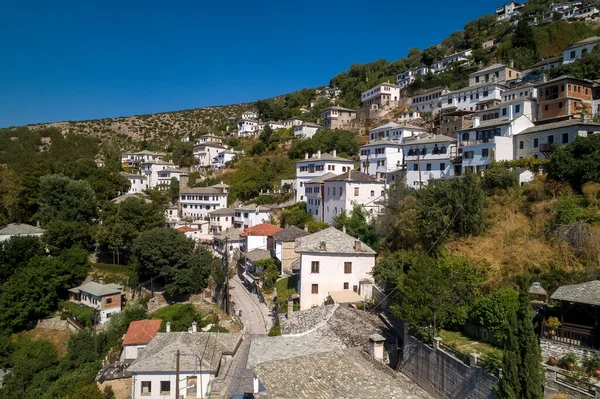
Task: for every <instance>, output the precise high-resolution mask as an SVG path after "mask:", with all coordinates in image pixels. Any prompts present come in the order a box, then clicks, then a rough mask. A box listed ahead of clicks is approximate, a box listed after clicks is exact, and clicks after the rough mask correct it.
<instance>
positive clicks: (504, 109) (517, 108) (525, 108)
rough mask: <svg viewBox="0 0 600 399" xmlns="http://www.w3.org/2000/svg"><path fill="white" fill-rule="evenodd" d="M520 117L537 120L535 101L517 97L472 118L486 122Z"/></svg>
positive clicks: (480, 112)
mask: <svg viewBox="0 0 600 399" xmlns="http://www.w3.org/2000/svg"><path fill="white" fill-rule="evenodd" d="M521 115H524V116H526V117H527V118H528V119H529V120H530V121H532V122H535V121H536V120H537V101H534V100H533V101H532V100H530V99H528V98H527V97H517V98H516V99H514V100H509V101H506V102H502V103H500V104H498V105H495V106H493V107H490V108H487V109H485V110H482V111H479V112H477V113H476V114H475V115H474V116H475V117H477V116H478V117H479V118H480V120H481V121H488V120H491V119H499V118H505V119H506V118H507V119H513V118H516V117H518V116H521Z"/></svg>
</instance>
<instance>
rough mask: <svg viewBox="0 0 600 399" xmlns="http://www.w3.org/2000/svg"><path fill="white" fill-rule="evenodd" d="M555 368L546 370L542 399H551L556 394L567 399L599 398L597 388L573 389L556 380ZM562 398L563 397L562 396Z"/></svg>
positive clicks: (591, 386) (599, 393) (571, 386)
mask: <svg viewBox="0 0 600 399" xmlns="http://www.w3.org/2000/svg"><path fill="white" fill-rule="evenodd" d="M557 372H560V370H559V369H557V368H556V367H548V368H547V369H546V379H545V382H544V398H546V399H552V398H554V397H555V396H554V395H557V394H562V395H566V397H568V398H569V399H590V398H597V397H600V390H599V388H598V387H597V386H593V385H590V386H589V387H588V389H584V388H583V387H581V386H578V387H575V386H573V385H572V384H568V383H565V382H564V381H561V380H560V379H558V378H557ZM563 397H564V396H563Z"/></svg>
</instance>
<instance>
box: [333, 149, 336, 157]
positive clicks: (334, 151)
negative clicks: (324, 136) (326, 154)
mask: <svg viewBox="0 0 600 399" xmlns="http://www.w3.org/2000/svg"><path fill="white" fill-rule="evenodd" d="M333 156H334V157H337V150H336V149H335V148H334V149H333Z"/></svg>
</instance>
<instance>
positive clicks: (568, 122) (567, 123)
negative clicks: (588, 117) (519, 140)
mask: <svg viewBox="0 0 600 399" xmlns="http://www.w3.org/2000/svg"><path fill="white" fill-rule="evenodd" d="M579 125H581V126H592V127H594V128H597V129H598V130H600V123H595V122H581V120H579V119H567V120H564V121H558V122H553V123H545V124H542V125H537V126H533V127H530V128H527V129H525V130H523V131H522V132H519V133H515V136H520V135H523V134H531V133H538V132H545V131H548V130H554V129H560V128H563V127H570V126H579Z"/></svg>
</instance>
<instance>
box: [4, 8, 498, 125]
mask: <svg viewBox="0 0 600 399" xmlns="http://www.w3.org/2000/svg"><path fill="white" fill-rule="evenodd" d="M407 3H408V4H407ZM499 3H501V2H498V4H499ZM458 4H460V6H457V5H458ZM498 4H496V3H495V2H491V1H478V0H463V1H462V2H460V3H456V2H448V1H441V0H429V1H427V2H400V1H385V0H382V1H365V0H362V1H354V0H346V1H338V0H330V1H327V0H325V1H323V0H321V1H313V0H305V1H301V2H292V1H286V0H283V1H210V2H209V1H202V0H201V1H198V0H196V1H177V0H172V1H154V0H147V1H143V2H142V1H137V0H122V1H113V0H103V1H77V2H75V1H71V0H59V1H57V2H48V1H38V0H32V1H29V2H23V1H10V2H9V1H4V2H2V4H0V15H2V17H3V18H2V23H1V24H0V55H1V56H0V60H1V61H0V127H6V126H13V125H23V124H28V123H39V122H52V121H62V120H83V119H95V118H102V117H117V116H126V115H136V114H144V113H154V112H164V111H174V110H181V109H189V108H198V107H203V106H208V105H223V104H233V103H240V102H251V101H255V100H257V99H260V98H268V97H272V96H275V95H278V94H284V93H287V92H291V91H295V90H299V89H302V88H304V87H316V86H320V85H326V84H328V83H329V79H330V78H331V77H333V76H334V75H335V74H337V73H338V72H341V71H343V70H346V69H347V68H348V67H349V66H350V65H351V64H352V63H356V62H361V63H366V62H370V61H374V60H377V59H379V58H386V59H388V60H396V59H398V58H401V57H403V56H405V55H406V53H407V50H408V49H409V48H410V47H420V48H421V49H423V48H425V47H428V46H430V45H432V44H437V43H439V42H440V41H441V40H443V39H444V38H445V37H446V36H448V35H449V34H450V33H451V32H453V31H455V30H459V29H462V28H463V27H464V24H465V23H466V22H468V21H470V20H472V19H475V18H477V17H479V16H481V15H483V14H485V13H493V12H494V10H495V7H496V5H498Z"/></svg>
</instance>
